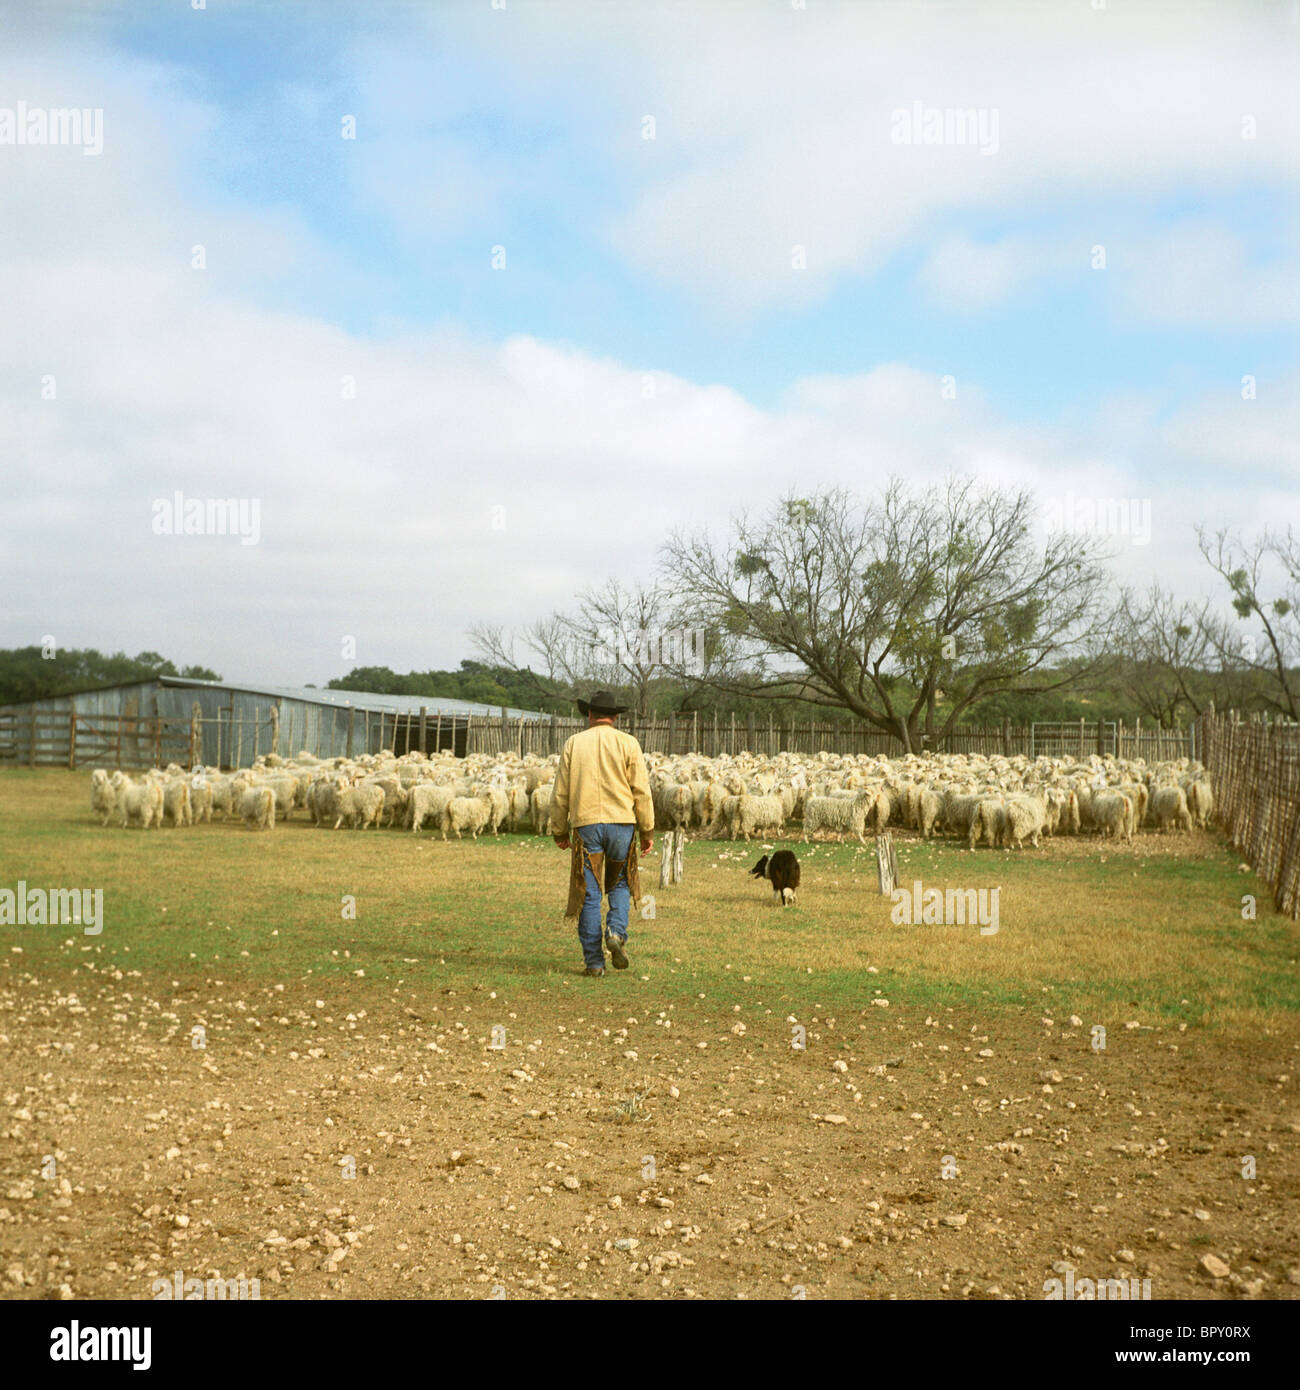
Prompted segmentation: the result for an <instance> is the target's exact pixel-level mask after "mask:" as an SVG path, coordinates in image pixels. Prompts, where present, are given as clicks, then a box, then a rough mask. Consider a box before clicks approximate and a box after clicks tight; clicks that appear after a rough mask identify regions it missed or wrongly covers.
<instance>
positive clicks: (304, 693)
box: [157, 676, 550, 719]
mask: <svg viewBox="0 0 1300 1390" xmlns="http://www.w3.org/2000/svg"><path fill="white" fill-rule="evenodd" d="M157 680H158V683H159V684H160V685H166V686H172V687H179V688H183V689H200V690H230V691H236V692H240V693H243V694H246V695H265V696H266V697H267V698H268V699H278V700H302V701H304V702H306V703H308V704H316V705H333V706H335V707H336V708H338V709H348V708H349V707H351V708H354V709H373V710H386V711H388V712H389V713H390V714H391V713H393V712H394V711H396V712H397V713H399V714H419V712H420V708H421V706H423V707H424V708H425V709H426V710H428V712H429V713H430V714H433V715H438V714H441V715H448V716H454V715H460V716H461V717H462V718H463V717H464V716H466V715H470V714H490V715H500V713H501V707H500V706H499V705H483V704H478V703H476V702H474V701H473V700H454V699H451V698H450V697H449V696H445V695H384V694H381V693H379V692H378V691H371V690H328V689H325V688H318V687H315V686H307V685H238V684H235V683H233V682H229V681H200V680H192V679H189V678H187V677H185V676H159V677H157ZM506 714H507V715H508V716H509V717H510V718H511V719H549V718H550V716H549V715H546V714H539V713H538V712H537V711H536V710H526V709H511V708H509V707H508V706H507V708H506Z"/></svg>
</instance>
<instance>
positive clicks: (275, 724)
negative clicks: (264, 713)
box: [271, 700, 293, 758]
mask: <svg viewBox="0 0 1300 1390" xmlns="http://www.w3.org/2000/svg"><path fill="white" fill-rule="evenodd" d="M289 751H290V752H291V753H292V752H293V749H292V748H291V749H290V750H289ZM271 752H272V753H274V754H275V755H276V757H277V758H278V757H279V756H280V702H279V700H277V701H276V702H275V704H273V705H272V706H271Z"/></svg>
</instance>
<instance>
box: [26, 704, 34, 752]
mask: <svg viewBox="0 0 1300 1390" xmlns="http://www.w3.org/2000/svg"><path fill="white" fill-rule="evenodd" d="M27 751H28V761H29V763H30V764H31V766H32V767H35V766H36V706H35V705H33V706H32V727H31V729H30V731H29V735H28V750H27Z"/></svg>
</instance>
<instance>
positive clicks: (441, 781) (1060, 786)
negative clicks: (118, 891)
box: [90, 752, 1214, 848]
mask: <svg viewBox="0 0 1300 1390" xmlns="http://www.w3.org/2000/svg"><path fill="white" fill-rule="evenodd" d="M558 761H559V759H558V756H552V757H549V758H543V757H536V756H533V755H528V756H525V757H520V756H519V755H517V754H514V753H507V754H495V755H489V754H472V755H471V756H470V757H468V758H454V757H452V756H451V755H450V754H439V755H436V756H434V757H427V758H426V757H425V756H424V755H423V754H421V753H408V754H404V755H403V756H402V757H395V756H394V755H393V754H392V753H388V752H381V753H378V754H372V755H365V756H362V757H357V758H351V759H344V758H335V759H332V760H330V761H322V760H320V759H317V758H314V757H312V756H311V755H310V754H307V753H300V754H299V755H298V756H297V757H295V758H291V759H282V758H279V757H277V756H275V755H268V756H266V757H264V758H259V759H258V760H257V762H256V763H255V764H254V765H253V766H252V767H249V768H244V769H241V770H240V771H237V772H232V773H220V772H217V771H215V770H213V769H210V768H197V769H194V770H191V771H189V772H186V771H185V770H184V769H183V768H181V767H180V766H179V765H177V764H175V763H172V764H171V765H170V766H168V767H167V768H166V769H163V770H159V769H151V770H150V771H148V772H146V773H144V774H142V775H141V776H139V777H130V776H128V775H127V774H125V773H123V772H120V771H119V772H114V773H113V774H112V775H110V774H109V773H107V772H105V771H104V770H103V769H97V770H96V771H95V772H94V773H93V774H92V776H91V795H90V804H91V809H92V810H93V811H94V812H95V814H96V815H97V816H98V817H99V819H100V822H101V824H104V825H107V824H108V823H109V822H110V821H111V820H113V819H117V820H118V821H119V823H120V824H121V825H122V826H123V827H125V826H128V825H138V826H141V827H143V828H148V827H149V826H151V825H152V826H159V827H160V826H162V825H163V824H164V823H168V824H172V825H176V826H184V825H193V824H195V823H197V822H200V821H211V820H212V818H213V816H214V815H216V816H222V817H225V816H238V817H239V818H240V819H241V820H242V821H243V823H244V824H245V825H247V826H249V827H250V828H252V829H271V828H273V827H274V825H275V822H276V820H277V819H280V820H288V819H290V818H291V817H292V816H293V813H294V812H295V811H296V810H303V811H305V812H306V813H307V815H309V816H310V818H311V820H312V821H314V822H315V824H316V825H318V826H322V827H326V828H328V827H331V826H332V827H333V828H334V829H335V830H337V829H339V828H340V827H342V826H345V825H346V826H348V827H350V828H351V829H354V830H364V829H366V828H368V827H372V826H373V827H376V828H378V827H379V826H381V825H384V826H390V827H391V826H395V825H400V826H402V827H404V828H406V829H408V830H410V831H412V832H416V833H418V832H419V831H420V830H421V829H422V828H426V827H427V828H429V829H437V830H440V831H441V833H442V837H443V839H446V838H447V835H448V833H449V832H450V833H452V834H454V835H455V836H456V837H457V839H459V838H460V837H461V836H462V834H464V833H465V832H468V833H469V834H470V835H471V836H473V837H474V838H475V839H477V838H478V836H479V834H480V833H481V832H485V831H491V832H492V833H493V834H497V833H499V831H500V830H501V829H502V828H503V827H504V828H505V829H506V830H513V831H520V830H531V831H532V832H533V833H534V834H538V835H543V834H547V833H549V832H550V831H551V825H550V800H551V784H552V781H553V779H554V777H555V768H556V764H557V762H558ZM646 762H647V766H648V768H649V772H650V784H651V790H652V793H653V796H654V804H655V823H656V826H657V827H658V828H659V829H661V830H683V831H689V830H692V829H694V830H696V831H698V832H699V833H700V834H702V835H705V836H709V837H712V838H727V839H737V838H743V839H745V840H748V839H750V838H752V837H754V836H759V837H760V838H765V839H772V838H776V837H778V836H780V835H782V834H783V832H785V831H786V828H787V826H789V825H790V823H791V822H792V821H799V822H800V823H801V825H802V833H803V838H804V839H805V840H811V839H812V838H813V837H814V836H815V835H819V834H823V833H824V834H832V835H836V836H839V835H846V834H851V835H856V836H857V838H858V839H859V840H860V841H865V837H866V835H867V834H868V833H873V834H874V833H877V832H879V831H881V830H883V829H884V828H885V827H886V826H890V825H899V826H904V827H906V828H908V829H911V830H917V831H919V832H920V833H921V834H922V836H924V837H925V838H926V839H929V837H930V836H931V835H932V834H940V833H942V834H947V835H956V836H959V837H961V838H963V839H965V840H966V841H967V842H968V844H969V845H970V846H971V848H974V847H975V846H976V845H978V844H980V843H985V844H987V845H989V846H991V847H994V848H996V847H1002V848H1009V847H1011V846H1013V845H1014V846H1016V847H1017V848H1021V847H1023V846H1024V844H1025V842H1026V841H1028V842H1029V843H1030V844H1032V845H1035V846H1037V845H1038V844H1039V841H1040V837H1041V836H1043V835H1058V834H1064V835H1073V834H1078V833H1080V832H1082V831H1088V832H1093V833H1097V834H1102V835H1106V836H1111V837H1114V838H1116V839H1123V840H1125V841H1128V842H1130V843H1131V842H1132V839H1133V834H1134V831H1135V830H1137V829H1138V828H1139V827H1142V826H1146V825H1149V826H1152V827H1153V828H1156V829H1160V830H1166V829H1174V830H1190V829H1191V828H1192V826H1193V825H1197V826H1204V825H1206V824H1207V823H1208V821H1209V819H1210V815H1211V813H1212V811H1213V809H1214V798H1213V793H1212V791H1211V787H1210V781H1209V778H1208V777H1207V775H1206V773H1205V770H1204V769H1203V768H1202V766H1201V765H1200V764H1199V763H1197V762H1192V761H1189V760H1188V759H1186V758H1182V759H1179V760H1178V761H1176V762H1162V763H1152V764H1147V763H1146V762H1144V761H1143V760H1141V759H1132V760H1128V759H1125V760H1117V759H1114V758H1101V757H1097V756H1092V757H1089V758H1087V759H1079V760H1076V759H1073V758H1045V757H1043V758H1036V759H1033V760H1031V759H1029V758H1026V757H986V756H983V755H980V756H971V755H962V754H927V755H925V756H916V755H909V756H907V757H899V758H886V757H883V756H878V757H866V756H857V757H849V756H839V755H835V754H830V753H819V754H816V755H812V756H808V755H799V754H792V753H781V754H778V755H777V756H776V757H758V756H755V755H751V754H748V753H740V754H736V755H734V756H730V755H724V756H721V757H716V758H708V757H704V756H703V755H695V754H686V755H676V756H673V757H664V756H661V755H658V754H654V753H651V754H649V755H648V756H647V758H646Z"/></svg>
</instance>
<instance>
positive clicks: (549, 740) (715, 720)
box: [465, 712, 1196, 762]
mask: <svg viewBox="0 0 1300 1390" xmlns="http://www.w3.org/2000/svg"><path fill="white" fill-rule="evenodd" d="M586 727H587V721H586V720H585V719H578V718H573V717H562V716H558V715H553V716H550V717H549V718H546V719H542V720H536V719H533V720H524V719H507V718H505V717H504V716H498V715H488V716H481V715H476V716H472V717H471V718H470V720H469V729H468V734H467V737H466V743H465V746H466V751H467V752H470V753H501V752H506V751H513V752H515V753H519V754H520V755H523V754H526V753H536V754H540V755H541V756H543V757H544V756H546V755H548V754H551V753H558V752H559V751H560V749H561V748H563V747H564V741H565V739H567V738H568V737H569V736H570V735H571V734H576V733H578V732H580V731H581V730H583V729H585V728H586ZM619 727H620V728H622V729H626V730H627V731H628V732H629V733H630V734H632V735H633V736H634V737H635V738H636V739H637V740H638V742H639V743H640V744H641V747H642V748H644V749H645V751H646V752H647V753H703V754H705V755H706V756H708V757H717V756H718V755H719V754H722V753H730V754H735V753H742V752H749V753H754V754H757V755H760V756H772V755H774V754H776V753H782V752H790V753H804V754H816V753H821V752H828V753H844V754H859V753H865V754H867V755H869V756H870V755H875V754H877V753H883V754H885V755H886V756H887V757H898V756H900V755H901V754H902V752H903V742H902V740H901V739H900V738H899V737H898V736H897V735H896V734H891V733H886V732H884V731H883V730H881V729H875V728H872V727H870V726H869V725H866V724H845V723H835V722H832V721H830V720H826V721H817V720H802V719H801V720H793V721H792V720H778V719H776V718H770V719H758V718H755V717H754V716H752V715H751V716H750V717H749V718H747V719H737V718H735V716H734V715H731V716H727V717H723V718H720V717H719V716H718V715H716V714H710V715H709V716H707V717H703V716H701V715H700V714H699V713H698V712H696V713H692V714H688V715H682V714H679V715H669V716H668V717H666V718H662V719H638V718H636V717H635V716H634V715H623V716H622V718H621V719H620V720H619ZM1195 737H1196V736H1195V731H1194V730H1193V729H1155V728H1152V727H1151V726H1149V725H1148V726H1147V728H1145V729H1143V727H1142V725H1141V722H1140V721H1139V722H1138V724H1137V725H1136V726H1135V727H1133V728H1130V727H1128V726H1127V725H1125V724H1124V723H1122V722H1119V723H1117V722H1115V721H1113V720H1107V721H1093V722H1091V723H1085V722H1084V721H1083V720H1069V721H1066V722H1064V723H1050V724H1044V723H1038V724H1025V725H1013V724H1011V723H1010V722H1009V721H1006V722H1003V723H1002V724H999V725H995V726H992V727H984V728H976V727H966V728H961V729H959V730H958V731H957V732H956V733H953V734H950V735H949V736H948V737H947V738H944V739H940V740H938V741H937V744H936V751H937V752H941V753H984V754H988V755H990V756H994V755H998V754H1001V755H1003V756H1006V757H1012V756H1014V755H1017V754H1023V755H1025V756H1028V757H1037V756H1042V755H1046V756H1050V757H1078V758H1087V757H1089V756H1091V755H1092V754H1093V753H1099V754H1102V755H1111V756H1118V757H1123V758H1145V759H1146V760H1147V761H1148V762H1157V761H1164V760H1170V759H1174V758H1182V757H1191V756H1195ZM928 746H929V745H928V744H924V743H923V744H922V747H928Z"/></svg>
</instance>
